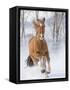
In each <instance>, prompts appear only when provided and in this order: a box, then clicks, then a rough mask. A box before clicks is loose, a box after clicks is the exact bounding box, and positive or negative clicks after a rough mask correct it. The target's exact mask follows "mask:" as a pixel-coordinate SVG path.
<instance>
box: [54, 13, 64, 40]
mask: <svg viewBox="0 0 70 90" xmlns="http://www.w3.org/2000/svg"><path fill="white" fill-rule="evenodd" d="M62 20H63V13H62V14H59V12H55V13H54V23H53V40H54V39H56V41H58V38H59V31H60V28H61V24H62Z"/></svg>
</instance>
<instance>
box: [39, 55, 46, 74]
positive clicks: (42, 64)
mask: <svg viewBox="0 0 70 90" xmlns="http://www.w3.org/2000/svg"><path fill="white" fill-rule="evenodd" d="M39 66H40V69H41V73H45V72H46V59H45V58H44V56H42V57H41V58H40V59H39Z"/></svg>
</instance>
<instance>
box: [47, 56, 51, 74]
mask: <svg viewBox="0 0 70 90" xmlns="http://www.w3.org/2000/svg"><path fill="white" fill-rule="evenodd" d="M47 64H48V71H47V73H48V74H49V73H50V72H51V65H50V58H49V57H48V58H47Z"/></svg>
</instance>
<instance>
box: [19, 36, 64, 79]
mask: <svg viewBox="0 0 70 90" xmlns="http://www.w3.org/2000/svg"><path fill="white" fill-rule="evenodd" d="M30 38H31V37H30V36H26V37H25V39H24V37H23V39H22V40H21V43H20V46H21V47H20V80H32V79H51V78H64V77H65V41H64V40H60V41H58V42H57V43H55V42H53V41H49V40H46V41H47V43H48V48H49V54H50V61H51V73H50V74H49V75H48V77H47V76H46V74H45V73H43V74H42V73H41V70H40V67H39V65H36V66H33V67H29V66H27V64H26V60H27V57H28V55H29V53H28V41H29V39H30Z"/></svg>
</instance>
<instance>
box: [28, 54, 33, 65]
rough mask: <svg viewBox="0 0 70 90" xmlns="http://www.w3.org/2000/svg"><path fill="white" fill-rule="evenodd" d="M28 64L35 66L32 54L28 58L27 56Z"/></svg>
mask: <svg viewBox="0 0 70 90" xmlns="http://www.w3.org/2000/svg"><path fill="white" fill-rule="evenodd" d="M27 65H28V66H33V65H34V63H33V60H32V58H31V57H30V56H28V58H27Z"/></svg>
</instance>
